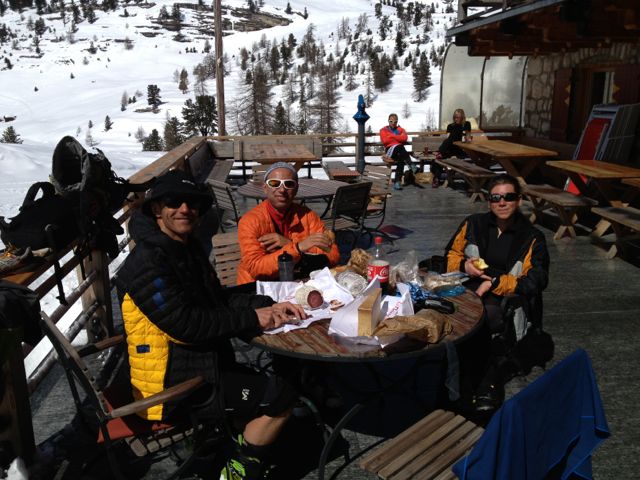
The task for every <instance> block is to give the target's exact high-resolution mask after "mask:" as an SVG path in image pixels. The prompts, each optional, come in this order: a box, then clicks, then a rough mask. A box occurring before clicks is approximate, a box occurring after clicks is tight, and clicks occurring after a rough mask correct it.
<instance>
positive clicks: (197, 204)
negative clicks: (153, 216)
mask: <svg viewBox="0 0 640 480" xmlns="http://www.w3.org/2000/svg"><path fill="white" fill-rule="evenodd" d="M162 203H164V205H165V206H166V207H169V208H180V207H181V206H182V204H183V203H186V204H187V207H189V208H190V209H191V210H200V208H201V207H202V200H201V199H200V198H198V197H190V196H185V195H182V196H172V195H166V196H164V197H163V198H162Z"/></svg>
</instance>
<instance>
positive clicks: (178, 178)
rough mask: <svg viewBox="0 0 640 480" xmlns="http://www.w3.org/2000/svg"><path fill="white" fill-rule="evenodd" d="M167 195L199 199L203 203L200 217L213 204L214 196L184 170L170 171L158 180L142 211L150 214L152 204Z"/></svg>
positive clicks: (149, 193) (146, 197)
mask: <svg viewBox="0 0 640 480" xmlns="http://www.w3.org/2000/svg"><path fill="white" fill-rule="evenodd" d="M166 195H174V196H189V197H198V198H199V199H200V201H201V207H200V209H199V212H200V215H202V214H203V213H205V212H206V211H207V210H209V209H210V208H211V205H212V204H213V196H212V195H211V193H210V192H209V190H208V189H207V187H206V186H205V185H203V184H202V183H196V181H195V180H194V179H193V177H192V176H191V175H190V174H188V173H187V172H185V171H183V170H170V171H168V172H167V173H165V174H164V175H162V176H160V177H158V178H157V179H156V181H155V183H154V184H153V187H151V188H150V189H149V191H148V192H147V194H146V196H145V199H144V203H143V204H142V210H143V211H144V212H145V213H147V214H149V213H150V212H151V206H150V205H151V202H152V201H154V200H160V199H162V197H164V196H166Z"/></svg>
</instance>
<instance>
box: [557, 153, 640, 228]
mask: <svg viewBox="0 0 640 480" xmlns="http://www.w3.org/2000/svg"><path fill="white" fill-rule="evenodd" d="M547 165H549V166H550V167H552V168H557V169H558V170H562V171H563V172H565V173H566V174H567V175H568V176H569V178H570V179H571V180H572V181H573V183H574V184H575V186H576V187H577V188H578V190H579V191H580V193H581V194H583V195H586V193H587V184H586V183H585V181H584V180H583V177H586V178H588V179H590V180H591V181H592V182H593V183H594V185H595V186H596V188H597V189H598V191H599V192H600V194H601V195H602V197H603V198H604V200H605V201H606V202H607V204H608V205H607V206H611V207H618V208H624V207H626V206H628V204H629V200H630V197H629V196H628V194H625V192H623V191H621V190H620V189H616V188H614V184H615V183H618V182H620V181H625V180H630V179H640V169H638V168H633V167H628V166H626V165H619V164H617V163H610V162H603V161H600V160H556V161H552V162H547ZM638 182H640V180H638ZM610 225H611V223H610V222H608V221H607V220H604V219H603V220H601V221H600V222H599V223H598V225H596V228H595V229H594V230H593V232H592V235H594V236H596V237H601V236H602V235H604V233H605V232H606V231H607V230H608V228H609V226H610Z"/></svg>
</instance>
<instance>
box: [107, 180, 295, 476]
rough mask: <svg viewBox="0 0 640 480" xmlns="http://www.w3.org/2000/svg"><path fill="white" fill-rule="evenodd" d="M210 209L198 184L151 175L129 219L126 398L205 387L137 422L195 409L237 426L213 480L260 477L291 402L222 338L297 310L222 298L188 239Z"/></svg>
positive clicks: (121, 290)
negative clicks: (240, 426) (240, 429)
mask: <svg viewBox="0 0 640 480" xmlns="http://www.w3.org/2000/svg"><path fill="white" fill-rule="evenodd" d="M211 204H212V197H211V196H210V194H209V193H208V192H207V190H206V188H205V187H204V186H203V185H198V184H196V183H194V181H193V179H192V178H191V176H190V175H188V174H186V173H185V172H182V171H180V170H172V171H170V172H168V173H166V174H165V175H163V176H161V177H159V178H158V180H157V181H156V183H155V185H154V187H153V188H152V189H151V191H150V192H149V194H148V195H147V198H146V199H145V202H144V204H143V207H142V209H141V210H140V211H136V212H135V213H134V214H133V215H132V217H131V220H130V221H129V232H130V234H131V237H132V239H133V240H134V241H135V242H136V247H135V248H134V249H133V251H132V252H131V253H130V254H129V256H128V257H127V259H126V261H125V262H124V264H123V266H122V268H121V269H120V271H119V272H118V274H117V277H116V285H117V287H118V295H119V297H120V302H121V306H122V316H123V320H124V326H125V332H126V336H127V344H128V354H129V364H130V372H131V384H132V387H133V396H134V398H135V399H136V400H137V399H140V398H146V397H148V396H150V395H153V394H154V393H157V392H159V391H162V390H164V389H166V388H168V387H171V386H173V385H176V384H178V383H180V382H182V381H185V380H187V379H189V378H193V377H194V376H196V375H201V376H203V377H204V379H205V386H204V387H202V388H200V389H199V390H197V391H196V392H195V393H194V394H192V395H191V396H189V397H188V398H187V399H184V400H181V401H180V402H179V403H178V404H175V403H171V402H167V403H165V404H163V405H159V406H156V407H151V408H149V409H148V410H146V411H145V412H142V413H141V414H140V415H141V416H142V417H144V418H146V419H148V420H165V419H168V418H171V416H173V415H178V414H181V413H182V414H184V413H187V412H195V413H196V414H197V415H198V416H199V417H200V418H201V419H203V420H205V421H206V420H215V419H219V418H221V417H222V416H223V415H225V414H226V415H234V416H235V417H238V418H241V419H243V420H245V421H246V422H247V423H246V427H245V429H244V433H243V435H241V436H240V439H239V442H238V452H236V455H235V456H234V458H232V459H230V460H229V462H228V463H227V466H226V467H225V469H224V471H223V474H222V476H223V478H229V479H236V478H262V474H263V472H264V470H265V469H264V466H263V462H262V460H263V458H264V457H265V453H266V451H267V450H268V448H267V447H268V446H269V445H270V444H272V443H273V442H274V441H275V439H276V437H277V435H278V433H279V432H280V430H281V428H282V427H283V426H284V423H285V422H286V420H287V418H288V416H289V413H290V410H291V407H292V406H293V404H294V403H295V401H296V399H297V395H296V393H295V391H294V390H293V389H292V388H291V387H290V386H288V385H287V384H286V383H285V382H283V381H282V380H281V379H279V378H276V377H271V378H268V377H266V376H263V375H259V374H257V373H255V372H253V371H252V370H250V369H247V368H243V367H241V366H239V365H238V364H236V362H235V358H234V353H233V349H232V346H231V344H230V341H229V339H230V338H231V337H234V336H237V335H249V336H251V335H256V334H259V333H260V332H261V331H262V330H266V329H270V328H275V327H278V326H280V325H282V324H283V323H286V322H287V321H289V320H291V319H293V318H305V317H306V315H305V313H304V310H303V309H302V308H301V307H300V306H298V305H292V304H290V303H281V304H276V303H274V302H273V300H272V299H271V298H269V297H265V296H261V295H240V294H236V295H229V294H227V292H226V291H225V290H224V289H223V288H222V287H221V285H220V282H219V281H218V279H217V277H216V275H215V272H214V271H213V269H212V268H211V266H210V264H209V262H208V260H207V258H206V256H205V254H204V252H203V251H202V248H201V246H200V244H199V243H198V242H197V240H196V239H194V238H192V234H193V231H194V229H195V227H196V224H197V221H198V219H199V217H200V216H201V215H202V214H203V213H204V212H206V211H207V210H208V209H209V208H210V207H211Z"/></svg>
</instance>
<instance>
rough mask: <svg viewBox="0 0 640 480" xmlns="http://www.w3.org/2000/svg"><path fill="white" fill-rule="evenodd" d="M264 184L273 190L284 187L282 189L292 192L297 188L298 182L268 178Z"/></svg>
mask: <svg viewBox="0 0 640 480" xmlns="http://www.w3.org/2000/svg"><path fill="white" fill-rule="evenodd" d="M266 183H267V185H268V186H269V187H271V188H273V189H276V188H280V187H281V186H283V185H284V188H286V189H287V190H293V189H294V188H296V187H297V186H298V182H296V181H295V180H291V179H287V180H280V179H279V178H270V179H269V180H267V182H266Z"/></svg>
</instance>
